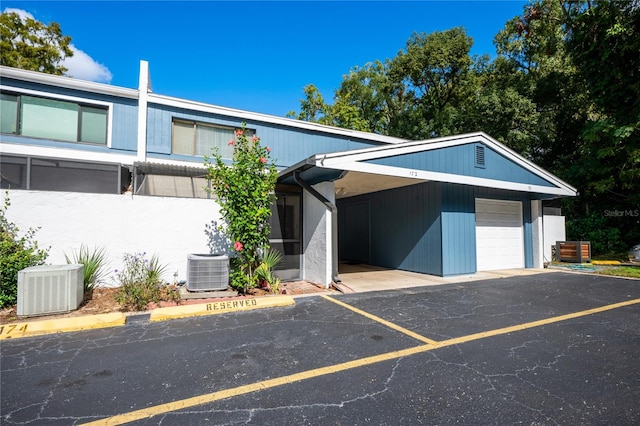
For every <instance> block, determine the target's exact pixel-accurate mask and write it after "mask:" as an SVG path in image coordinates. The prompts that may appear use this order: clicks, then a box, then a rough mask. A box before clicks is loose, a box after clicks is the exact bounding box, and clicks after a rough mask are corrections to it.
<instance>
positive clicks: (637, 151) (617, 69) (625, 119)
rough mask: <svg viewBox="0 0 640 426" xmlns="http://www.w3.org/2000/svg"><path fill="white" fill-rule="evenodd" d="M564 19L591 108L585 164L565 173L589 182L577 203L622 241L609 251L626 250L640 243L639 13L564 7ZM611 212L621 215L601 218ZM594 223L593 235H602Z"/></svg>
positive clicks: (625, 6) (623, 6)
mask: <svg viewBox="0 0 640 426" xmlns="http://www.w3.org/2000/svg"><path fill="white" fill-rule="evenodd" d="M564 11H565V17H566V25H567V30H568V31H567V33H568V37H567V49H568V52H569V54H570V55H571V58H572V60H573V63H574V64H575V67H576V71H577V76H578V78H580V81H581V83H582V85H583V87H585V88H586V89H587V90H586V91H585V92H586V94H587V96H588V97H589V100H590V101H591V102H592V108H591V111H590V114H589V116H588V119H587V120H586V123H585V126H584V128H583V132H582V137H583V140H584V144H583V146H582V147H581V160H582V161H581V162H579V163H576V164H575V165H574V167H572V168H571V169H570V170H571V172H572V174H573V175H574V176H575V179H577V180H578V179H579V180H583V181H586V182H588V186H587V188H585V192H584V194H583V196H582V197H581V201H582V203H581V204H582V206H583V207H584V209H585V217H586V218H589V217H590V216H593V215H594V213H595V214H596V215H599V216H600V217H602V216H603V214H604V216H605V219H606V220H605V221H604V222H605V224H604V226H608V227H610V228H612V229H615V230H616V231H618V232H619V233H620V234H621V238H620V239H617V240H614V241H613V242H612V244H610V247H608V248H609V249H610V250H616V249H617V250H626V249H627V248H628V247H629V246H630V245H631V244H636V243H637V240H638V239H639V238H640V226H639V224H640V222H639V218H638V216H637V215H638V213H637V212H638V209H639V206H640V190H638V188H639V187H640V6H639V5H638V3H637V2H620V1H608V0H603V1H599V2H596V3H594V4H591V3H590V2H567V3H565V4H564ZM589 207H591V209H590V210H591V211H589ZM612 211H615V212H621V213H622V215H621V216H618V215H617V214H616V215H612V216H609V215H606V213H607V212H612ZM591 222H596V226H594V227H592V230H593V231H592V232H597V231H599V230H601V229H602V228H603V225H602V224H600V223H598V221H595V220H591ZM578 225H579V224H578ZM589 231H590V229H587V232H585V234H587V235H589ZM621 241H625V244H619V243H620V242H621Z"/></svg>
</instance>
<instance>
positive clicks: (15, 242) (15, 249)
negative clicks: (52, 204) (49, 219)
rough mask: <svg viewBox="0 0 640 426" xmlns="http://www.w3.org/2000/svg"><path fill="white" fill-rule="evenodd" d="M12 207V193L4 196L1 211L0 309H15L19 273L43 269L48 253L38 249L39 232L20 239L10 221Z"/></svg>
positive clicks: (34, 230) (31, 229)
mask: <svg viewBox="0 0 640 426" xmlns="http://www.w3.org/2000/svg"><path fill="white" fill-rule="evenodd" d="M9 206H11V202H10V200H9V192H5V197H4V203H3V204H2V207H0V265H2V270H0V308H4V307H6V306H11V305H15V304H16V301H17V296H18V272H19V271H21V270H23V269H24V268H28V267H29V266H36V265H43V264H44V261H45V259H46V258H47V256H48V252H47V249H40V248H38V242H37V241H36V240H35V233H36V232H37V229H33V228H29V229H28V230H27V232H26V233H25V234H24V235H22V236H20V229H18V226H16V224H14V223H13V222H10V221H9V219H8V218H7V210H8V209H9Z"/></svg>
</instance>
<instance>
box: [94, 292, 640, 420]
mask: <svg viewBox="0 0 640 426" xmlns="http://www.w3.org/2000/svg"><path fill="white" fill-rule="evenodd" d="M638 303H640V299H634V300H628V301H626V302H620V303H614V304H611V305H606V306H601V307H598V308H594V309H588V310H585V311H580V312H574V313H571V314H567V315H560V316H557V317H551V318H547V319H543V320H539V321H532V322H529V323H525V324H519V325H514V326H511V327H504V328H499V329H496V330H490V331H485V332H481V333H475V334H470V335H467V336H461V337H456V338H453V339H448V340H443V341H440V342H435V343H432V344H427V345H420V346H415V347H412V348H408V349H402V350H398V351H392V352H387V353H384V354H380V355H374V356H370V357H366V358H360V359H356V360H353V361H348V362H343V363H340V364H335V365H329V366H326V367H320V368H315V369H313V370H307V371H302V372H300V373H295V374H290V375H287V376H282V377H276V378H274V379H269V380H263V381H260V382H256V383H250V384H248V385H243V386H238V387H235V388H231V389H224V390H221V391H218V392H212V393H209V394H205V395H199V396H194V397H192V398H186V399H181V400H179V401H174V402H168V403H165V404H159V405H155V406H153V407H148V408H143V409H141V410H136V411H131V412H128V413H124V414H119V415H116V416H113V417H108V418H104V419H100V420H96V421H93V422H90V423H85V424H87V425H121V424H125V423H129V422H133V421H136V420H141V419H146V418H150V417H153V416H157V415H160V414H165V413H169V412H172V411H177V410H183V409H186V408H191V407H195V406H197V405H202V404H207V403H211V402H215V401H219V400H222V399H226V398H231V397H234V396H239V395H245V394H248V393H251V392H258V391H261V390H265V389H270V388H273V387H277V386H282V385H286V384H290V383H294V382H299V381H302V380H308V379H312V378H315V377H319V376H324V375H328V374H334V373H338V372H341V371H345V370H350V369H352V368H359V367H363V366H366V365H371V364H376V363H379V362H383V361H390V360H393V359H398V358H402V357H405V356H410V355H415V354H419V353H423V352H428V351H432V350H435V349H438V348H443V347H447V346H452V345H457V344H461V343H466V342H470V341H473V340H480V339H484V338H487V337H493V336H497V335H501V334H508V333H512V332H515V331H521V330H526V329H530V328H534V327H541V326H543V325H548V324H553V323H557V322H561V321H566V320H569V319H573V318H579V317H583V316H587V315H592V314H596V313H599V312H604V311H609V310H612V309H617V308H622V307H625V306H630V305H635V304H638Z"/></svg>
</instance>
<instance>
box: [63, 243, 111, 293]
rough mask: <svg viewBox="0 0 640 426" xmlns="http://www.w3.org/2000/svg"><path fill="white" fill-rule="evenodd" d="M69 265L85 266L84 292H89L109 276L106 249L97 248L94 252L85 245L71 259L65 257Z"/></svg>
mask: <svg viewBox="0 0 640 426" xmlns="http://www.w3.org/2000/svg"><path fill="white" fill-rule="evenodd" d="M64 258H65V259H66V260H67V263H74V264H81V265H84V277H83V282H84V291H85V292H88V291H91V290H93V288H94V287H95V286H96V285H97V284H99V283H100V281H102V279H103V278H104V277H105V275H106V274H107V252H106V250H105V249H104V247H101V248H98V247H95V248H94V249H93V251H89V248H88V247H86V246H85V245H84V244H83V245H81V246H80V250H78V252H77V253H74V254H72V255H71V257H69V256H67V255H66V254H65V255H64Z"/></svg>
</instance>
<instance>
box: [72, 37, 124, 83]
mask: <svg viewBox="0 0 640 426" xmlns="http://www.w3.org/2000/svg"><path fill="white" fill-rule="evenodd" d="M69 47H70V48H71V50H73V56H72V57H70V58H65V59H64V60H63V61H62V65H63V66H64V67H65V68H67V73H66V74H67V75H68V76H70V77H74V78H79V79H81V80H89V81H96V82H99V83H110V82H111V77H112V75H111V71H109V68H107V67H105V66H104V65H102V64H99V63H97V62H96V61H95V60H93V58H92V57H91V56H89V55H87V54H86V53H84V52H83V51H82V50H80V49H78V48H77V47H75V46H74V45H73V44H70V45H69Z"/></svg>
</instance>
